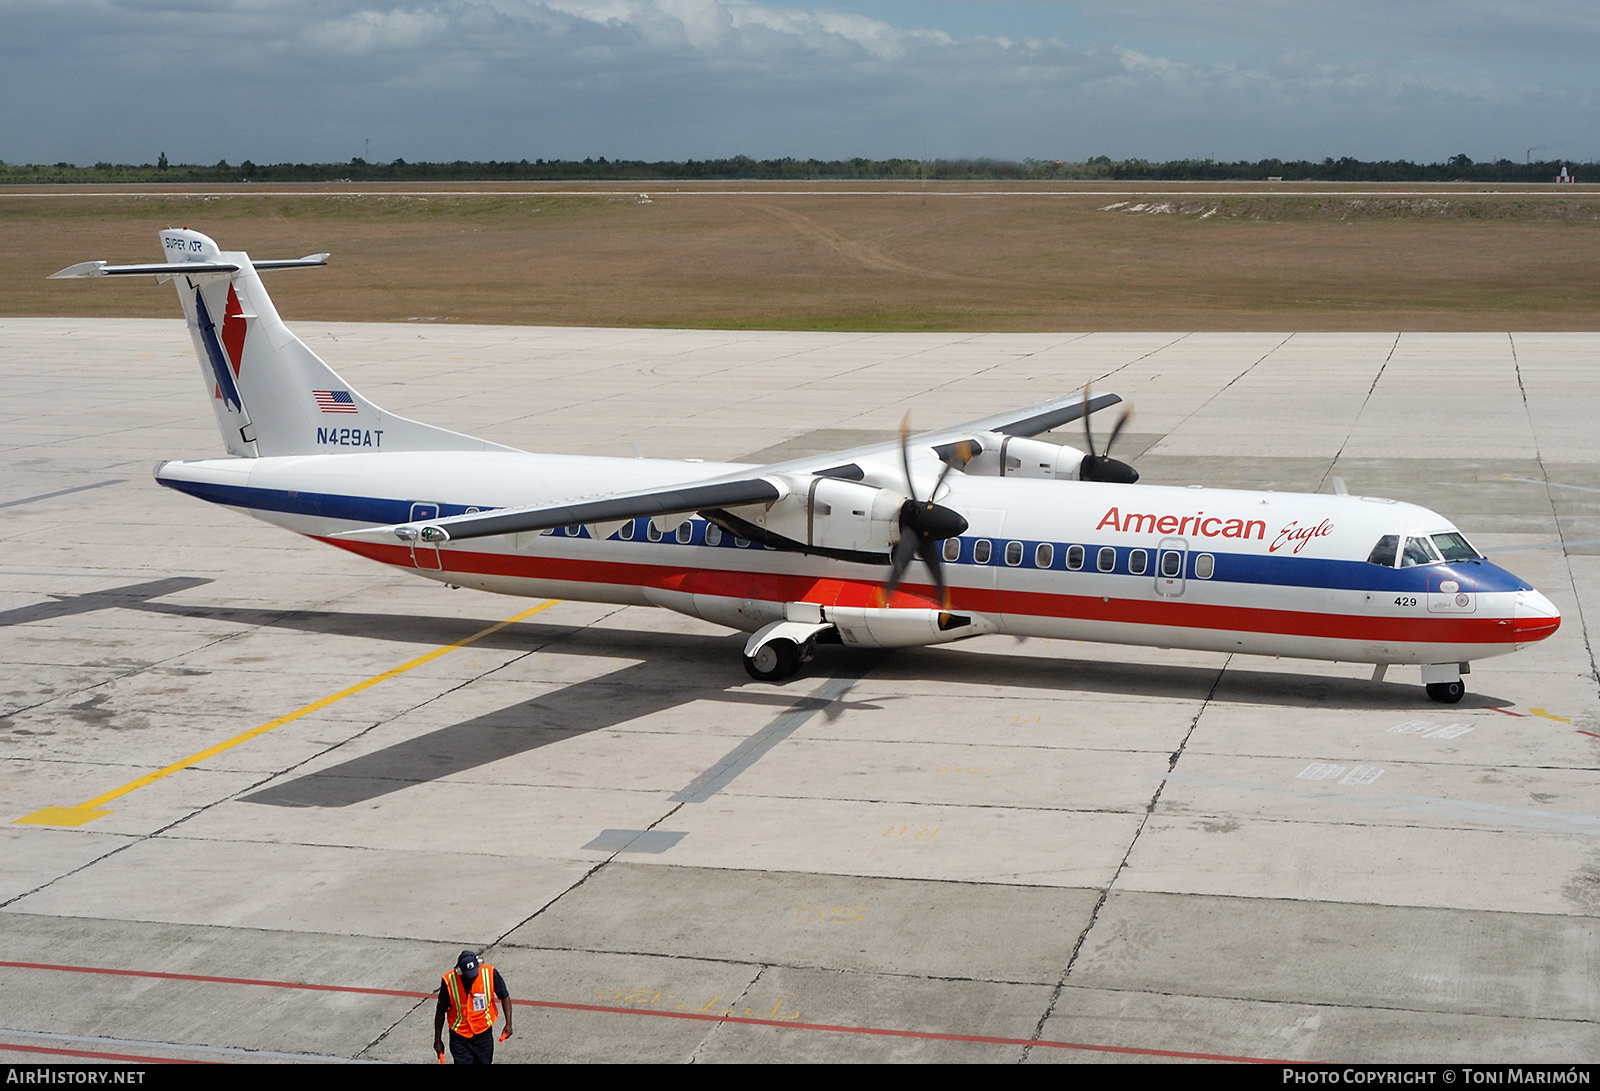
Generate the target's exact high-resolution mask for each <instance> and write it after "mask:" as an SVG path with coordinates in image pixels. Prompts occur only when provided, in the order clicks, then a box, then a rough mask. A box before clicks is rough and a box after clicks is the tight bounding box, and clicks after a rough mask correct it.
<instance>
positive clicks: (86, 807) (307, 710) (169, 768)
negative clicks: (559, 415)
mask: <svg viewBox="0 0 1600 1091" xmlns="http://www.w3.org/2000/svg"><path fill="white" fill-rule="evenodd" d="M560 601H561V600H560V599H549V600H547V601H545V602H541V603H540V604H539V605H537V606H534V607H532V608H531V609H527V610H524V611H522V612H521V613H520V614H513V615H511V616H510V617H508V618H506V619H505V620H504V621H497V622H495V623H494V624H493V625H490V626H489V627H488V628H486V629H479V630H478V631H477V632H475V633H473V634H472V635H471V636H467V637H462V638H461V639H460V640H458V641H456V642H455V643H454V644H446V645H445V646H444V647H442V648H435V649H433V651H431V652H429V653H428V654H427V655H419V656H417V658H415V659H413V660H411V661H410V662H408V663H402V664H400V665H399V666H398V667H392V668H390V669H389V670H386V671H384V672H383V673H382V674H375V675H373V676H372V677H371V678H368V679H367V680H365V681H363V682H357V683H356V684H355V685H353V686H346V687H345V688H344V689H342V690H340V691H339V692H338V693H330V694H329V695H328V696H326V697H324V698H322V699H321V700H318V701H312V702H311V703H310V704H309V705H306V706H305V707H303V708H297V709H295V710H294V711H293V712H290V713H288V714H287V715H284V716H279V717H278V718H277V719H276V720H268V721H267V722H266V723H264V724H262V725H261V726H260V727H253V728H251V729H250V730H249V731H246V732H244V733H243V734H242V735H235V736H234V737H233V738H231V739H228V740H227V741H226V742H219V743H218V744H217V745H215V746H213V747H210V748H208V749H206V750H202V751H200V752H199V753H198V754H190V755H189V756H188V757H186V758H183V759H181V760H179V761H175V762H173V763H172V764H171V765H166V766H163V767H162V768H160V769H157V770H156V771H155V772H153V773H146V774H145V775H144V776H142V777H140V778H139V779H138V780H130V781H129V782H128V783H126V784H124V785H123V786H122V787H120V788H113V789H111V791H109V792H102V793H101V794H100V795H97V796H95V797H94V798H93V799H90V800H86V801H84V802H83V803H80V804H78V805H77V806H76V807H45V808H44V809H42V810H38V811H34V812H33V813H32V814H29V815H24V816H22V817H21V818H18V819H14V820H13V824H14V825H16V824H21V825H29V826H82V825H84V824H85V823H88V822H93V821H94V820H95V819H97V818H101V817H104V816H105V815H108V814H110V813H111V812H110V811H109V810H105V809H103V807H102V805H103V804H106V803H110V802H111V801H112V800H113V799H118V798H120V797H122V796H125V795H127V794H128V793H129V792H133V791H137V790H138V789H140V788H143V787H145V786H146V785H148V784H154V783H155V782H156V781H158V780H161V779H162V778H163V777H170V776H171V775H172V774H173V773H176V772H178V771H179V770H181V769H187V768H189V767H190V766H191V765H197V764H199V763H200V762H202V761H205V760H206V759H207V758H214V757H216V756H217V755H218V754H220V753H222V752H223V751H224V750H232V749H233V748H234V747H235V746H238V745H239V744H241V743H246V742H249V741H250V740H251V739H253V738H255V737H256V736H258V735H265V734H266V733H267V732H269V731H271V730H272V729H273V728H277V727H282V726H283V725H284V724H287V723H292V722H294V721H295V720H298V719H299V718H300V717H302V716H308V715H310V714H311V713H313V712H316V711H317V710H318V709H323V708H327V707H328V706H329V705H331V704H334V703H335V702H338V701H342V700H344V699H345V698H346V697H353V696H355V695H356V694H358V693H360V692H361V691H362V690H367V689H371V688H372V687H373V686H376V685H377V684H378V683H380V682H387V681H388V680H389V679H391V678H397V677H399V676H400V675H402V674H404V673H405V672H406V671H408V670H413V669H415V668H417V667H420V666H422V665H423V664H424V663H431V662H432V661H433V660H435V659H438V658H439V657H440V656H441V655H447V654H449V653H450V652H453V651H455V650H456V649H457V648H465V647H466V646H467V645H468V644H475V643H477V642H478V641H480V640H482V639H483V638H484V637H486V636H492V635H493V634H495V633H498V632H499V631H500V630H501V629H504V628H505V627H506V626H508V625H515V624H516V623H517V622H519V621H523V620H525V619H527V618H530V617H532V616H533V615H534V614H537V613H541V612H543V611H545V610H548V609H550V607H552V606H555V605H556V604H557V603H559V602H560Z"/></svg>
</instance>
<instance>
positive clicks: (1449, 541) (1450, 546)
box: [1433, 531, 1483, 561]
mask: <svg viewBox="0 0 1600 1091" xmlns="http://www.w3.org/2000/svg"><path fill="white" fill-rule="evenodd" d="M1433 544H1434V545H1435V546H1437V547H1438V549H1439V553H1440V554H1441V555H1442V556H1443V557H1444V559H1445V560H1447V561H1475V560H1477V559H1478V558H1479V557H1481V556H1483V554H1482V553H1479V552H1478V551H1477V550H1476V549H1474V548H1472V543H1471V542H1469V541H1467V540H1466V539H1465V538H1463V537H1462V536H1461V535H1459V534H1457V533H1456V532H1455V531H1451V532H1450V533H1448V534H1435V535H1434V536H1433Z"/></svg>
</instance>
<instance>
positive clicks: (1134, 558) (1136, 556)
mask: <svg viewBox="0 0 1600 1091" xmlns="http://www.w3.org/2000/svg"><path fill="white" fill-rule="evenodd" d="M1149 564H1150V554H1148V553H1146V552H1145V551H1144V550H1142V549H1135V550H1133V551H1131V552H1130V553H1129V554H1128V571H1129V572H1131V573H1133V574H1134V575H1135V576H1142V575H1144V570H1145V569H1146V568H1147V567H1149Z"/></svg>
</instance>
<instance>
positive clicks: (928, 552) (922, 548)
mask: <svg viewBox="0 0 1600 1091" xmlns="http://www.w3.org/2000/svg"><path fill="white" fill-rule="evenodd" d="M917 556H919V557H921V558H922V563H923V564H925V565H927V566H928V571H929V572H931V573H933V586H934V589H935V590H936V591H937V592H938V599H939V609H941V610H948V609H950V588H949V587H948V586H946V584H945V582H944V543H943V542H937V541H934V540H933V539H932V538H924V539H922V540H921V541H919V542H918V543H917Z"/></svg>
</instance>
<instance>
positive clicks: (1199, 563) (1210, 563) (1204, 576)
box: [1194, 553, 1217, 580]
mask: <svg viewBox="0 0 1600 1091" xmlns="http://www.w3.org/2000/svg"><path fill="white" fill-rule="evenodd" d="M1216 571H1217V559H1216V558H1215V557H1213V556H1212V555H1211V554H1209V553H1199V554H1196V555H1195V558H1194V578H1195V579H1197V580H1209V579H1210V578H1211V577H1212V576H1213V575H1214V574H1215V573H1216Z"/></svg>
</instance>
